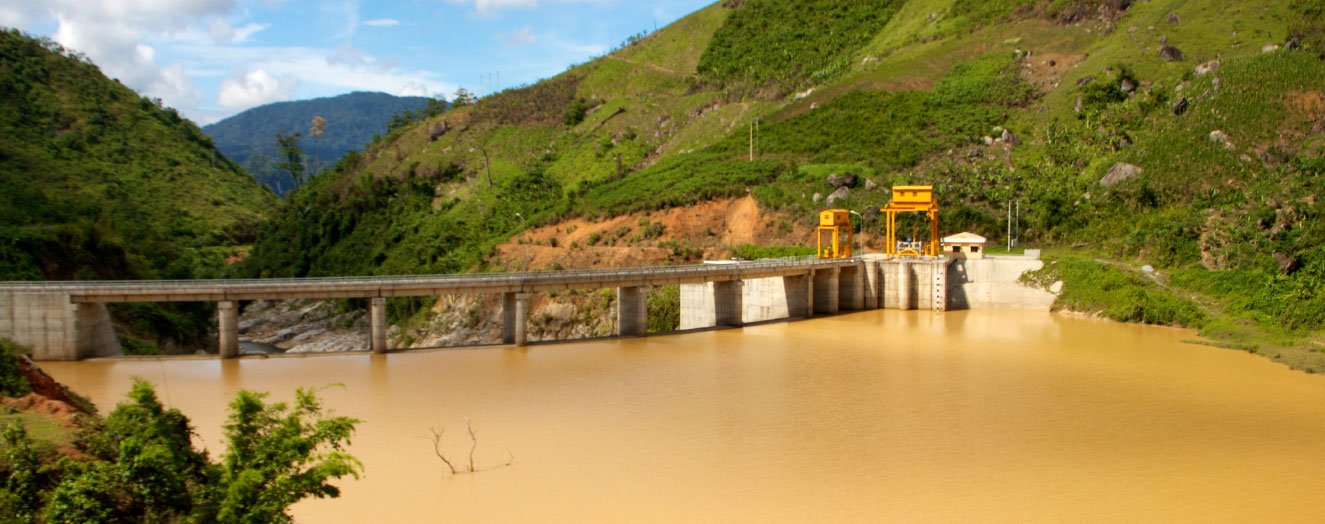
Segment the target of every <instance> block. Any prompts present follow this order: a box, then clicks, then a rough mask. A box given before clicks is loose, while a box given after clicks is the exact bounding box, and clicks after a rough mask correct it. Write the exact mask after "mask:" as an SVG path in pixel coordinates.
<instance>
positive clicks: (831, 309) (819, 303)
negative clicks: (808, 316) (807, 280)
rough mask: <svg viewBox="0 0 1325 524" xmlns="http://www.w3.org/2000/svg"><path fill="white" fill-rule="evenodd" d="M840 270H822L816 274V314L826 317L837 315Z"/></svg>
mask: <svg viewBox="0 0 1325 524" xmlns="http://www.w3.org/2000/svg"><path fill="white" fill-rule="evenodd" d="M840 274H841V270H840V269H838V268H835V267H834V268H827V269H820V270H817V271H815V272H814V312H815V313H823V314H826V315H833V314H836V313H837V311H838V308H839V304H838V291H839V290H840V287H839V285H838V276H839V275H840Z"/></svg>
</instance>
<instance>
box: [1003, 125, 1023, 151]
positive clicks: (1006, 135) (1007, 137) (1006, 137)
mask: <svg viewBox="0 0 1325 524" xmlns="http://www.w3.org/2000/svg"><path fill="white" fill-rule="evenodd" d="M1003 143H1005V144H1007V145H1010V146H1013V147H1016V146H1019V145H1021V138H1020V137H1018V136H1017V135H1016V134H1015V133H1013V132H1011V131H1008V130H1006V129H1004V130H1003Z"/></svg>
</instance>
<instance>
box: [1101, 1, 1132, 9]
mask: <svg viewBox="0 0 1325 524" xmlns="http://www.w3.org/2000/svg"><path fill="white" fill-rule="evenodd" d="M1105 4H1107V5H1108V6H1109V9H1113V10H1115V11H1126V10H1127V8H1129V7H1132V0H1108V1H1107V2H1105Z"/></svg>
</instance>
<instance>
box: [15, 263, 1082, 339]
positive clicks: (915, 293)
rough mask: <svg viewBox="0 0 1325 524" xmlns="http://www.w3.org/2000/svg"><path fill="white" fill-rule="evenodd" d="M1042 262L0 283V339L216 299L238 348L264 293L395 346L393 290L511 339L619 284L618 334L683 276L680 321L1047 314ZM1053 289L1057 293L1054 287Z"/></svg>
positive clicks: (711, 323) (636, 331)
mask: <svg viewBox="0 0 1325 524" xmlns="http://www.w3.org/2000/svg"><path fill="white" fill-rule="evenodd" d="M1041 266H1042V262H1040V260H1039V257H1038V253H1035V254H1034V255H1031V256H1006V257H987V258H985V259H983V260H965V259H954V258H952V257H947V256H940V257H901V258H898V257H892V258H890V257H886V256H883V255H865V256H862V257H852V258H839V259H825V260H819V259H816V258H814V257H804V258H790V259H773V260H758V261H739V262H738V261H729V262H721V263H712V264H703V265H693V266H662V267H639V268H621V269H597V270H578V271H540V272H526V273H497V274H469V275H427V276H383V277H343V278H303V279H259V280H187V281H128V282H90V281H89V282H6V283H0V337H3V338H8V339H10V340H13V341H14V342H17V343H19V344H22V345H25V346H28V347H30V348H32V350H33V355H32V356H33V358H34V359H37V360H81V359H84V358H91V357H101V356H114V355H119V354H121V350H120V345H119V340H118V339H117V337H116V335H115V331H114V325H113V324H112V320H111V317H110V314H109V311H108V309H107V304H110V303H117V302H215V303H217V337H218V348H219V352H220V355H221V357H222V358H234V357H237V356H238V355H239V348H238V342H239V341H238V320H237V316H238V305H239V304H238V303H239V301H244V300H263V299H300V298H308V299H332V298H366V299H369V312H370V315H369V317H370V321H371V327H370V329H371V336H370V347H369V348H366V349H371V350H372V351H373V352H377V353H381V352H385V351H387V350H389V349H390V348H388V343H387V337H386V327H387V326H386V323H387V322H386V298H387V297H403V296H441V295H452V294H476V293H489V294H500V295H501V296H502V319H503V330H502V331H503V332H502V335H503V336H502V340H503V342H504V343H507V344H513V345H517V346H521V345H525V344H526V343H527V337H526V329H527V325H528V322H529V314H530V311H529V297H530V294H532V293H540V292H542V293H545V292H550V291H559V290H569V289H602V288H615V289H616V297H617V300H616V304H617V305H616V324H617V326H616V331H615V334H616V335H618V336H643V335H645V334H647V326H648V307H647V296H648V288H649V287H651V286H663V285H680V287H681V319H680V328H681V329H682V330H686V329H697V328H707V327H723V326H732V327H735V326H741V325H743V324H745V323H749V322H763V321H768V320H775V319H782V318H786V319H791V318H808V317H812V316H815V315H824V314H834V313H837V312H839V311H852V310H864V309H877V308H887V309H926V310H933V311H936V312H941V311H945V310H949V309H1023V310H1044V311H1047V310H1048V309H1049V306H1050V305H1051V304H1052V303H1053V301H1054V298H1055V295H1054V293H1052V292H1048V291H1044V290H1040V289H1034V288H1031V287H1028V286H1025V285H1023V284H1022V283H1020V282H1019V281H1018V278H1019V277H1020V276H1021V274H1022V273H1023V272H1025V271H1027V270H1034V269H1038V268H1039V267H1041ZM1054 291H1057V290H1056V289H1055V290H1054Z"/></svg>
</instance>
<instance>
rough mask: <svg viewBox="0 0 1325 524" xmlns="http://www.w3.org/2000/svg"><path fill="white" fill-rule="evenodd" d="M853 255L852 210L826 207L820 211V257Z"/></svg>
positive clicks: (846, 256)
mask: <svg viewBox="0 0 1325 524" xmlns="http://www.w3.org/2000/svg"><path fill="white" fill-rule="evenodd" d="M850 256H851V212H850V211H847V210H845V209H825V210H823V211H820V212H819V258H820V259H824V258H848V257H850Z"/></svg>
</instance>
